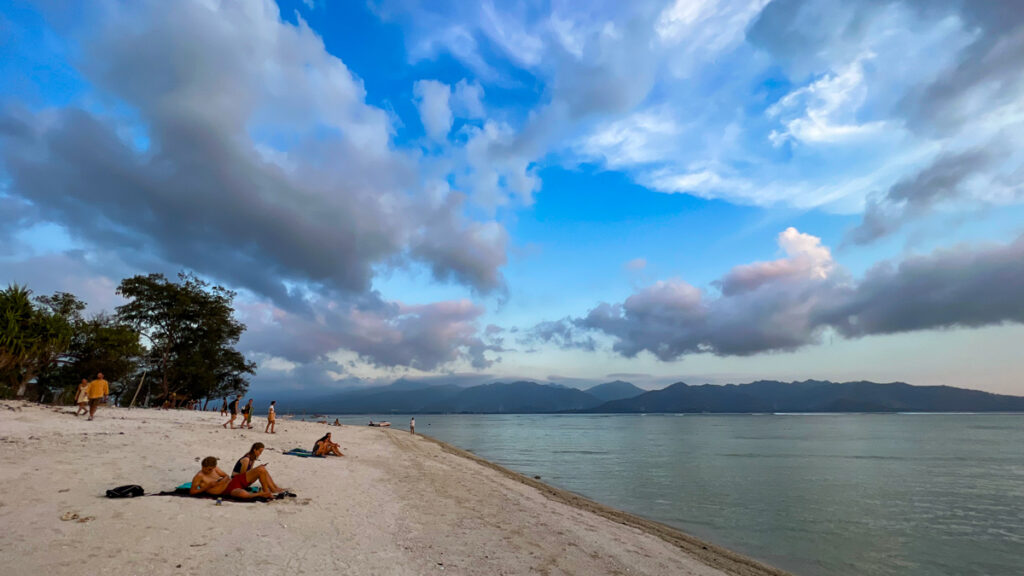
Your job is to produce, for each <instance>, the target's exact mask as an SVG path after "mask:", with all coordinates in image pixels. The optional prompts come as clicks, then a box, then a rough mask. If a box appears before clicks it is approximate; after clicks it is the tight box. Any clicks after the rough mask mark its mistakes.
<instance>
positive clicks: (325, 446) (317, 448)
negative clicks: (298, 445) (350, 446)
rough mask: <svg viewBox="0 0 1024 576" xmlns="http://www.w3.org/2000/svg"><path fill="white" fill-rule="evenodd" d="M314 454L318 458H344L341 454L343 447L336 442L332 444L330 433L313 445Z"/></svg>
mask: <svg viewBox="0 0 1024 576" xmlns="http://www.w3.org/2000/svg"><path fill="white" fill-rule="evenodd" d="M313 454H315V455H316V456H330V455H331V454H333V455H335V456H344V454H342V453H341V445H340V444H337V443H335V442H331V433H330V432H328V433H327V434H326V435H324V437H323V438H321V439H319V440H317V441H316V444H314V445H313Z"/></svg>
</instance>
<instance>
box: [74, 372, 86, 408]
mask: <svg viewBox="0 0 1024 576" xmlns="http://www.w3.org/2000/svg"><path fill="white" fill-rule="evenodd" d="M75 404H78V410H75V416H81V415H82V414H85V413H87V412H89V409H88V408H87V407H86V406H88V405H89V381H88V380H86V379H85V378H82V383H81V384H79V385H78V391H77V392H75Z"/></svg>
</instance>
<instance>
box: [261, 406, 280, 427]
mask: <svg viewBox="0 0 1024 576" xmlns="http://www.w3.org/2000/svg"><path fill="white" fill-rule="evenodd" d="M274 404H277V400H271V401H270V408H267V427H266V428H264V429H263V431H264V432H266V433H268V434H276V432H274V422H275V421H276V420H277V414H276V410H274Z"/></svg>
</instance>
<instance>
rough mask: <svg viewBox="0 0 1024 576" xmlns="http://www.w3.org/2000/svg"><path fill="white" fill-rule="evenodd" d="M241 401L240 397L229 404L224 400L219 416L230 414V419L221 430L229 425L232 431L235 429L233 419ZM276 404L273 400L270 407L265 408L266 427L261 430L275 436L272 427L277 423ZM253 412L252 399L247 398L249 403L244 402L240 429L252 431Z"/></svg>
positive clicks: (236, 397)
mask: <svg viewBox="0 0 1024 576" xmlns="http://www.w3.org/2000/svg"><path fill="white" fill-rule="evenodd" d="M241 400H242V397H241V396H235V399H234V400H232V401H231V402H230V403H229V402H228V399H227V398H225V399H224V404H223V405H222V406H221V408H220V415H221V416H227V415H228V414H229V413H230V414H231V418H230V419H229V420H228V421H227V422H225V423H224V424H222V425H221V426H222V427H223V428H227V427H228V426H229V425H230V426H231V429H232V430H234V429H235V418H237V417H238V403H239V401H241ZM276 404H277V400H274V401H272V402H271V403H270V407H268V408H267V427H266V428H264V429H263V432H264V433H267V434H276V432H275V431H274V425H275V423H276V422H277V409H276V407H275V406H276ZM254 410H255V407H254V406H253V405H252V398H249V401H248V402H246V404H245V406H243V407H242V424H241V426H240V427H241V428H245V429H247V430H252V413H253V411H254Z"/></svg>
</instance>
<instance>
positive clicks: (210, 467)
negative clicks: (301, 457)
mask: <svg viewBox="0 0 1024 576" xmlns="http://www.w3.org/2000/svg"><path fill="white" fill-rule="evenodd" d="M202 466H203V469H202V470H200V471H199V473H198V474H196V475H195V476H194V477H193V478H192V487H191V488H189V490H188V493H189V494H192V495H193V496H194V495H196V494H202V493H204V492H205V493H206V494H211V495H213V496H222V495H226V496H231V497H232V498H241V499H243V500H249V499H252V498H273V497H274V495H273V494H272V493H271V492H270V490H268V489H267V485H266V484H265V483H264V482H263V480H262V478H259V480H260V491H259V492H256V493H252V492H249V491H248V490H246V489H245V488H246V487H245V486H235V484H236V482H235V480H234V479H232V478H230V477H228V475H227V474H226V473H225V472H224V471H223V470H221V469H220V468H218V467H217V459H216V458H214V457H213V456H207V457H206V458H203V462H202ZM257 470H258V471H259V472H257ZM250 473H251V474H253V475H256V476H257V477H258V476H267V477H268V478H269V475H267V470H266V468H264V467H263V466H259V467H257V468H255V469H253V470H249V472H247V473H246V474H239V475H238V478H245V477H247V476H248V475H249V474H250ZM250 484H251V482H250Z"/></svg>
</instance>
